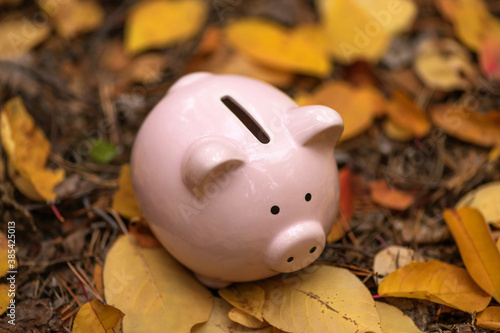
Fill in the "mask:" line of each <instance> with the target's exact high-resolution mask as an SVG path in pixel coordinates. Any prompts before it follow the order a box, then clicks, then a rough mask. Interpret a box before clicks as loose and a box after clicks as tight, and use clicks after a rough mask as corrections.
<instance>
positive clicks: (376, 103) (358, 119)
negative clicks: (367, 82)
mask: <svg viewBox="0 0 500 333" xmlns="http://www.w3.org/2000/svg"><path fill="white" fill-rule="evenodd" d="M299 102H300V104H301V105H326V106H328V107H330V108H332V109H334V110H335V111H337V112H338V113H339V114H340V115H341V116H342V120H343V121H344V132H343V134H342V137H341V138H340V140H341V141H345V140H349V139H351V138H353V137H355V136H357V135H359V134H361V133H362V132H364V131H365V130H367V129H368V128H369V127H370V126H371V125H372V123H373V120H374V118H375V116H377V115H379V114H381V113H382V110H384V109H385V106H386V101H385V99H384V97H383V96H382V94H381V93H380V92H379V91H378V90H376V89H375V88H373V87H371V86H362V87H359V88H356V87H354V86H352V85H350V84H349V83H347V82H342V81H340V82H337V81H329V82H326V83H324V84H323V85H321V86H320V87H319V88H317V89H316V90H315V91H314V92H313V93H312V95H310V96H307V97H302V101H299Z"/></svg>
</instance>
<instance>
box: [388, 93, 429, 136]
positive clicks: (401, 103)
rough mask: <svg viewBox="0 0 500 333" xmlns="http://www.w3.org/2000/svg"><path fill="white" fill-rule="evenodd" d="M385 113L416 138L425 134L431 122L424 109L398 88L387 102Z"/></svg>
mask: <svg viewBox="0 0 500 333" xmlns="http://www.w3.org/2000/svg"><path fill="white" fill-rule="evenodd" d="M387 115H388V116H389V118H390V119H391V120H392V121H393V122H394V123H395V124H396V125H398V126H399V127H402V128H404V129H405V130H407V131H409V132H410V133H411V134H413V136H414V137H417V138H422V137H424V136H426V135H427V134H428V133H429V131H430V129H431V124H430V122H429V120H428V119H427V115H426V114H425V112H424V110H422V109H421V108H420V107H419V106H418V105H416V104H415V102H414V101H413V100H412V99H411V98H410V97H409V96H408V95H407V94H406V93H404V92H402V91H400V90H396V91H395V92H394V93H393V95H392V98H391V100H390V101H389V102H388V103H387Z"/></svg>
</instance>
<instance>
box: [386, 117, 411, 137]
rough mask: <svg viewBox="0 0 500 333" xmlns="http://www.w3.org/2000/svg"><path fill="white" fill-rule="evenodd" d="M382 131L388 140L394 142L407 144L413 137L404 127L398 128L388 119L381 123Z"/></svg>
mask: <svg viewBox="0 0 500 333" xmlns="http://www.w3.org/2000/svg"><path fill="white" fill-rule="evenodd" d="M382 130H383V131H384V134H385V135H386V136H387V137H388V138H389V139H392V140H394V141H399V142H408V141H411V140H413V139H414V135H413V133H412V132H410V131H409V130H407V129H406V128H404V127H401V126H399V125H398V124H396V123H395V122H394V121H392V120H391V119H390V118H388V119H385V120H384V122H383V123H382Z"/></svg>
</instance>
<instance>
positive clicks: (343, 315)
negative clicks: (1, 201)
mask: <svg viewBox="0 0 500 333" xmlns="http://www.w3.org/2000/svg"><path fill="white" fill-rule="evenodd" d="M249 286H258V287H260V288H261V289H263V290H264V291H265V302H264V305H263V307H262V309H261V310H259V309H258V308H253V309H252V312H259V311H260V313H261V316H262V317H263V318H264V320H266V321H267V322H268V323H269V324H271V325H272V326H274V327H277V328H279V329H281V330H283V331H286V332H292V333H299V332H324V333H328V332H335V333H348V332H354V331H356V332H373V333H381V332H382V330H381V329H380V320H379V317H378V313H377V311H376V309H375V304H374V301H373V299H372V297H371V294H370V292H369V290H368V289H367V288H366V286H365V285H364V284H363V283H362V282H361V281H360V280H359V279H358V278H357V277H356V276H355V275H354V274H352V273H351V272H349V271H348V270H346V269H343V268H337V267H331V266H318V265H313V266H309V267H308V268H307V269H304V270H301V271H299V272H295V273H291V274H287V275H281V276H276V277H274V278H270V279H267V280H263V281H258V282H252V283H245V284H237V285H234V286H232V287H231V288H230V289H229V290H228V291H227V292H226V294H225V295H224V296H223V297H224V298H226V300H228V301H229V302H230V303H231V304H232V305H234V306H235V307H237V308H239V309H240V310H242V311H245V310H244V309H241V304H246V303H247V302H251V301H252V299H253V295H252V294H251V293H247V292H245V293H240V292H239V290H240V288H244V290H245V291H248V290H249ZM256 290H259V289H256ZM228 293H229V294H231V297H230V299H228V297H227V296H228V295H227V294H228ZM243 295H245V296H243ZM256 297H257V299H260V298H261V293H260V292H258V294H257V295H256ZM235 299H236V301H235ZM245 312H246V311H245ZM247 313H248V312H247ZM255 317H257V316H255ZM257 318H258V317H257Z"/></svg>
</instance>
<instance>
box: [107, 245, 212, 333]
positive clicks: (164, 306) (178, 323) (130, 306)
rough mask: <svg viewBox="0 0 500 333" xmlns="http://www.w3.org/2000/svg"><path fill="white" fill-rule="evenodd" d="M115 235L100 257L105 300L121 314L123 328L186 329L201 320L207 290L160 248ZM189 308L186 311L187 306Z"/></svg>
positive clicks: (137, 331) (205, 315) (209, 302)
mask: <svg viewBox="0 0 500 333" xmlns="http://www.w3.org/2000/svg"><path fill="white" fill-rule="evenodd" d="M132 242H133V240H132V239H131V238H130V237H127V236H121V237H119V238H118V239H117V240H116V241H115V243H114V244H113V246H112V247H111V249H110V250H109V252H108V254H107V256H106V261H105V263H104V272H103V279H104V294H105V297H106V302H107V303H108V304H109V305H112V306H114V307H116V308H118V309H119V310H120V311H122V312H123V313H124V314H125V317H124V318H123V331H124V332H135V333H141V332H148V333H154V332H189V330H190V329H191V327H193V326H194V325H195V324H197V323H201V322H205V321H207V320H208V318H209V316H210V312H211V309H212V303H213V300H212V298H213V297H212V295H211V293H210V291H208V289H206V288H205V287H203V286H202V285H201V284H200V283H199V282H198V281H197V280H196V279H195V278H194V276H193V275H192V274H191V273H190V272H189V271H187V270H186V269H185V268H184V267H183V266H181V265H180V264H179V263H178V262H177V261H175V260H174V259H173V258H172V257H171V256H170V255H169V254H168V253H167V252H166V251H165V250H164V249H163V248H154V249H149V248H141V247H139V246H138V245H135V244H133V243H132ZM186 309H189V311H186Z"/></svg>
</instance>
